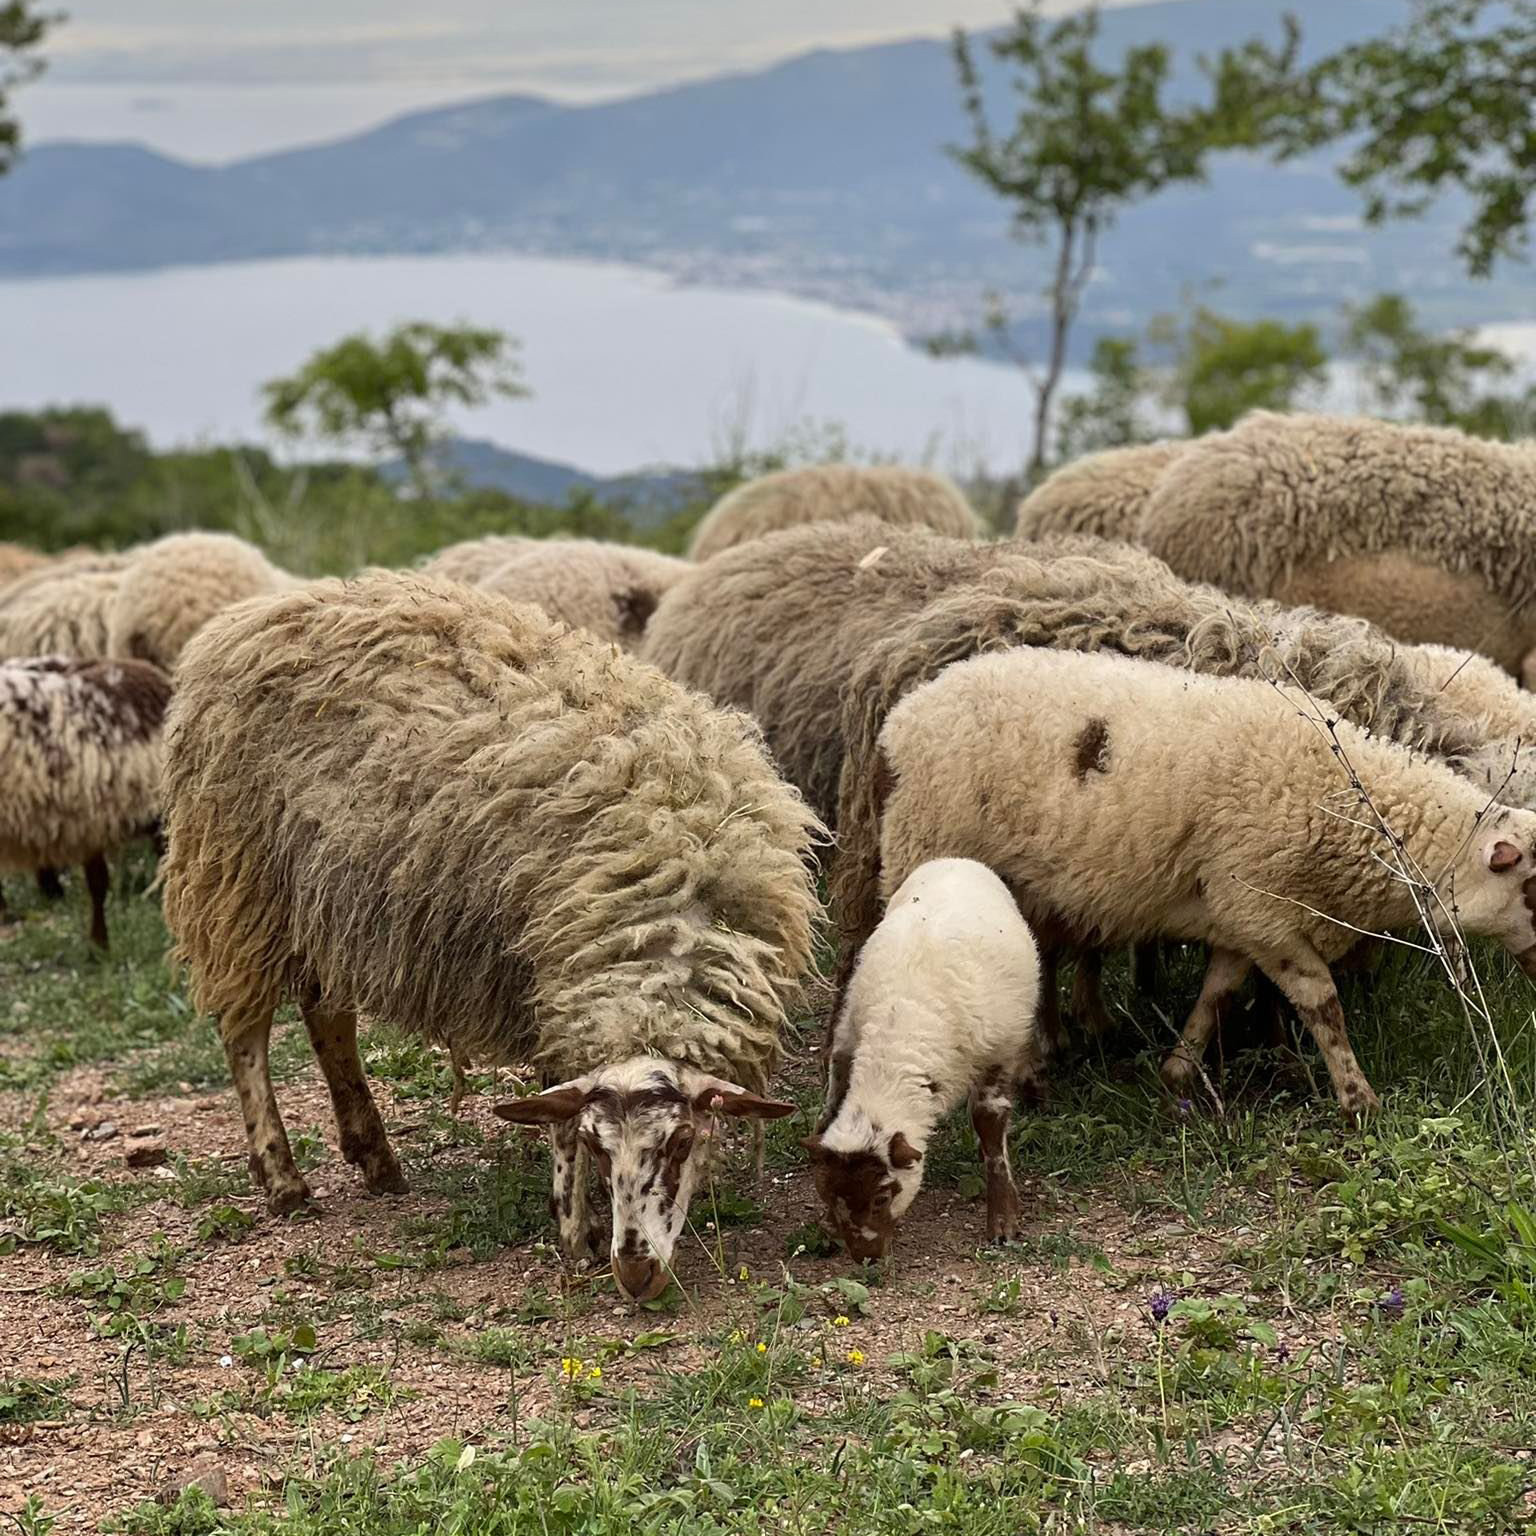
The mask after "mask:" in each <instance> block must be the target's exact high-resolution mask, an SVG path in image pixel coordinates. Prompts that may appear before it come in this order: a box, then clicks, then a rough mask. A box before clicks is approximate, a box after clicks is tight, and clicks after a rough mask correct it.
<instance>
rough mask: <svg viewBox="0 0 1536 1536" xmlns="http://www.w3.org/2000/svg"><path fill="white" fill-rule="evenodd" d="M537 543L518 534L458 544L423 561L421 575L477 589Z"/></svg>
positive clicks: (487, 537) (467, 540)
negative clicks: (476, 587) (442, 578)
mask: <svg viewBox="0 0 1536 1536" xmlns="http://www.w3.org/2000/svg"><path fill="white" fill-rule="evenodd" d="M535 542H536V541H535V540H533V539H529V538H525V537H523V535H522V534H517V533H507V534H502V533H488V534H486V536H485V537H484V538H482V539H464V540H463V541H461V542H460V543H458V544H449V545H446V546H445V547H444V548H442V549H440V550H438V552H437V553H436V554H435V555H432V556H430V557H429V558H428V559H426V560H423V561H422V563H421V574H422V575H423V576H443V577H446V578H447V579H448V580H449V581H462V582H463V583H464V584H465V585H466V586H470V587H473V586H477V585H478V584H479V583H480V582H481V581H483V580H484V579H485V577H487V576H489V575H490V574H491V572H492V571H494V570H495V569H496V568H497V567H498V566H502V565H505V564H506V563H507V561H508V560H510V559H512V557H513V556H514V555H516V554H518V553H520V552H521V551H522V550H524V549H526V548H527V547H528V546H529V545H530V544H533V543H535Z"/></svg>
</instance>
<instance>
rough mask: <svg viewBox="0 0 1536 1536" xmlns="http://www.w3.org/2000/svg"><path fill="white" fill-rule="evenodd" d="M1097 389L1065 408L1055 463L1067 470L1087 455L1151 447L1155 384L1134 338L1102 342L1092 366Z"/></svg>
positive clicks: (1107, 338)
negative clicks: (1146, 420)
mask: <svg viewBox="0 0 1536 1536" xmlns="http://www.w3.org/2000/svg"><path fill="white" fill-rule="evenodd" d="M1088 372H1089V375H1090V376H1091V378H1092V379H1093V387H1092V389H1090V390H1089V391H1088V393H1087V394H1082V395H1072V396H1069V397H1068V398H1067V399H1065V400H1063V401H1062V403H1061V410H1060V412H1059V413H1058V419H1057V423H1056V459H1057V462H1058V463H1062V464H1065V463H1067V462H1069V461H1070V460H1072V459H1078V458H1081V457H1082V456H1083V455H1084V454H1085V453H1098V452H1099V451H1100V450H1101V449H1104V448H1124V447H1126V446H1128V445H1129V444H1131V443H1141V442H1146V441H1147V440H1148V438H1149V437H1151V436H1152V434H1151V433H1150V432H1149V431H1148V430H1147V428H1146V427H1145V426H1144V425H1143V420H1142V418H1143V411H1144V408H1145V404H1146V399H1147V396H1148V394H1149V393H1150V392H1151V380H1150V379H1149V378H1148V375H1147V369H1146V366H1145V364H1144V363H1143V361H1142V357H1141V348H1140V347H1139V346H1138V345H1137V343H1136V341H1135V339H1134V338H1133V337H1129V336H1101V337H1100V338H1099V339H1098V341H1097V342H1095V343H1094V348H1093V358H1092V360H1091V361H1090V362H1089V364H1088Z"/></svg>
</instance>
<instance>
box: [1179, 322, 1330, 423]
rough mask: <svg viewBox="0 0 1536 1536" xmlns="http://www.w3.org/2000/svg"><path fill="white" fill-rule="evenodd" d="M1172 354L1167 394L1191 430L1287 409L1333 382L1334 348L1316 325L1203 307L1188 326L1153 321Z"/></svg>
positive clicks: (1186, 323)
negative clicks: (1238, 316) (1330, 350)
mask: <svg viewBox="0 0 1536 1536" xmlns="http://www.w3.org/2000/svg"><path fill="white" fill-rule="evenodd" d="M1149 329H1150V335H1151V338H1152V340H1153V341H1154V342H1155V343H1157V344H1159V345H1161V346H1163V347H1164V348H1165V349H1166V350H1167V351H1168V352H1169V353H1170V354H1171V363H1170V367H1169V370H1168V377H1167V386H1166V395H1167V399H1168V403H1169V404H1170V405H1172V406H1175V407H1177V408H1178V409H1179V410H1181V411H1182V412H1183V414H1184V419H1185V423H1186V425H1187V427H1188V430H1189V432H1190V434H1191V435H1193V436H1195V437H1198V436H1200V434H1201V433H1203V432H1217V431H1222V430H1224V429H1225V428H1227V427H1230V426H1231V425H1232V424H1233V423H1234V422H1235V421H1237V419H1238V418H1239V417H1240V416H1243V415H1245V414H1246V413H1247V412H1249V411H1257V410H1268V411H1284V410H1289V409H1291V408H1292V407H1293V406H1295V405H1296V403H1297V401H1298V400H1299V399H1301V397H1302V396H1303V395H1304V394H1305V393H1306V392H1307V391H1308V390H1321V389H1322V387H1323V386H1324V385H1325V384H1326V383H1327V382H1328V354H1327V353H1326V352H1325V351H1324V350H1323V343H1322V338H1321V337H1320V336H1319V335H1318V332H1317V327H1316V326H1314V325H1285V324H1282V323H1281V322H1280V321H1278V320H1256V321H1243V320H1231V319H1228V318H1227V317H1226V316H1225V315H1218V314H1216V313H1215V312H1214V311H1213V310H1210V309H1207V308H1205V307H1204V306H1203V305H1202V306H1200V307H1199V308H1198V309H1196V310H1195V312H1194V313H1193V314H1192V315H1191V316H1190V318H1189V320H1188V321H1187V322H1185V323H1183V324H1181V323H1180V322H1179V321H1177V320H1176V319H1174V318H1173V317H1172V316H1163V317H1161V318H1160V319H1158V320H1156V321H1154V322H1153V324H1152V326H1151V327H1150V328H1149Z"/></svg>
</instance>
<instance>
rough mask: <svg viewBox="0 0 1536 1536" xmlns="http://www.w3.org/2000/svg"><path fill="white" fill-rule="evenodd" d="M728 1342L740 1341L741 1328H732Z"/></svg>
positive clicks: (737, 1342) (736, 1342)
mask: <svg viewBox="0 0 1536 1536" xmlns="http://www.w3.org/2000/svg"><path fill="white" fill-rule="evenodd" d="M730 1342H731V1343H732V1344H740V1343H741V1329H740V1328H737V1329H735V1330H733V1332H732V1333H731V1338H730Z"/></svg>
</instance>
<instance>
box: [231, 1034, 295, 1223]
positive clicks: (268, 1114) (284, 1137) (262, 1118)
mask: <svg viewBox="0 0 1536 1536" xmlns="http://www.w3.org/2000/svg"><path fill="white" fill-rule="evenodd" d="M219 1033H220V1035H221V1036H222V1037H223V1041H224V1055H225V1058H226V1059H227V1060H228V1062H229V1075H230V1077H231V1078H232V1079H233V1080H234V1084H235V1092H236V1093H237V1094H238V1095H239V1097H240V1113H241V1116H242V1117H243V1118H244V1120H245V1144H246V1146H247V1147H248V1148H249V1150H250V1161H251V1182H252V1183H253V1184H255V1185H256V1186H257V1187H258V1188H260V1189H264V1190H266V1192H267V1209H268V1210H269V1211H271V1212H272V1214H273V1215H274V1216H284V1215H286V1214H287V1213H288V1212H289V1211H296V1210H297V1209H298V1208H299V1207H300V1206H301V1205H304V1204H307V1203H308V1201H309V1198H310V1194H309V1185H307V1184H306V1183H305V1182H304V1180H303V1178H302V1177H300V1175H299V1170H298V1167H297V1166H296V1165H295V1163H294V1161H293V1149H292V1148H291V1147H290V1146H289V1145H288V1132H287V1131H286V1130H284V1129H283V1117H282V1115H281V1113H279V1111H278V1107H277V1095H276V1094H274V1093H273V1092H272V1073H271V1070H270V1069H269V1067H268V1065H267V1047H268V1043H269V1041H270V1039H271V1035H272V1014H271V1010H270V1009H269V1010H267V1011H266V1012H264V1013H260V1014H255V1015H252V1016H251V1017H250V1018H249V1019H242V1018H238V1017H233V1018H232V1017H230V1016H228V1015H226V1016H225V1018H224V1019H223V1020H222V1021H221V1023H220V1025H219Z"/></svg>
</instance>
